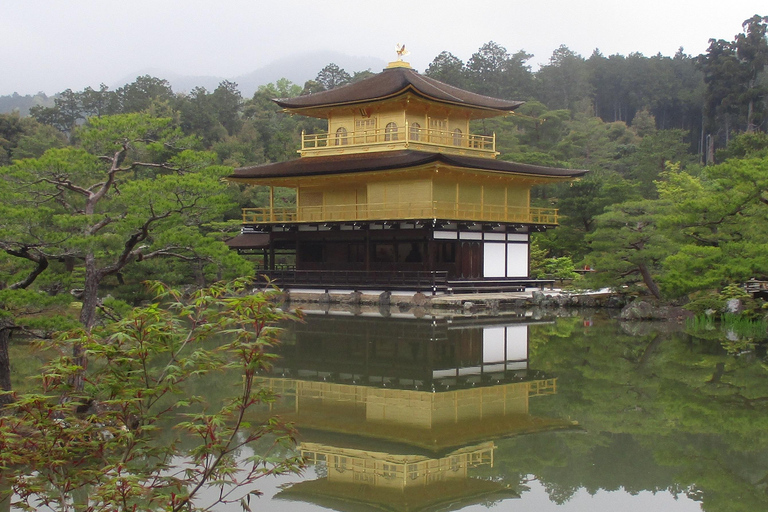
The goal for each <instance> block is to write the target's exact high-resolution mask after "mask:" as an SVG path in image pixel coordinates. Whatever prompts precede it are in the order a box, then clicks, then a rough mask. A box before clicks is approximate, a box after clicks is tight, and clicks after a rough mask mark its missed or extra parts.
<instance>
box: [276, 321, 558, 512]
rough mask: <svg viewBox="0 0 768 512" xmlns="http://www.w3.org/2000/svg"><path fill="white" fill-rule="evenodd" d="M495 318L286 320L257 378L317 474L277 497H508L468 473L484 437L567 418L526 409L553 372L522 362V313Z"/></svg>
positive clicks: (328, 500)
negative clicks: (276, 351) (270, 366)
mask: <svg viewBox="0 0 768 512" xmlns="http://www.w3.org/2000/svg"><path fill="white" fill-rule="evenodd" d="M475 321H476V320H475ZM495 322H496V323H492V324H491V323H489V324H485V325H483V324H477V323H468V322H467V321H466V320H464V319H461V320H457V319H454V320H453V321H446V320H444V319H443V320H439V321H438V320H435V321H431V320H414V319H411V320H403V319H394V318H390V319H374V318H346V319H341V318H333V317H314V316H310V317H309V318H308V319H307V323H306V324H301V325H296V326H293V327H292V328H291V332H290V333H289V334H288V335H287V336H286V337H285V343H284V345H283V346H282V347H281V349H280V352H281V355H282V356H283V359H282V360H281V361H279V362H278V363H277V364H276V367H275V369H274V374H276V375H280V377H272V378H267V379H265V380H266V382H267V383H268V385H269V386H270V387H271V388H272V389H273V390H274V391H275V393H276V394H277V395H279V398H278V400H277V402H276V403H275V404H273V406H272V412H273V413H277V414H279V415H280V416H281V417H282V418H283V419H285V420H286V421H290V422H292V423H294V424H295V425H296V426H297V427H298V429H299V432H300V433H301V435H302V439H303V441H302V442H301V443H300V445H299V448H300V450H301V453H302V455H303V456H304V457H306V458H307V461H308V462H309V463H310V464H313V465H315V466H316V467H318V468H320V469H319V471H320V472H321V473H324V474H325V476H324V477H323V478H320V479H318V480H313V481H305V482H301V483H298V484H295V485H293V486H291V487H290V488H287V489H285V490H284V491H282V492H281V493H280V494H279V495H278V497H279V498H285V499H300V500H306V501H313V502H317V503H321V502H322V503H321V504H323V505H324V506H327V507H331V508H334V509H337V510H352V509H350V508H349V507H348V505H349V504H351V503H365V504H367V505H368V506H369V507H370V506H375V507H377V508H380V509H384V510H393V511H395V510H397V511H399V510H432V509H433V508H434V507H437V506H445V505H446V504H447V503H453V504H459V503H461V504H462V506H465V505H467V504H469V503H472V502H478V501H480V500H486V499H493V500H498V499H505V498H509V497H514V496H515V494H514V493H513V492H511V491H510V489H508V488H507V486H506V485H504V484H503V483H500V482H496V481H491V480H486V479H480V478H474V477H471V476H470V471H471V470H472V469H474V468H478V467H480V466H489V467H492V466H493V451H494V449H495V445H494V443H493V440H494V439H499V438H503V437H509V436H513V435H519V434H524V433H534V432H541V431H545V430H553V429H563V428H569V427H572V423H571V422H570V421H563V420H559V419H554V418H542V417H535V416H532V415H531V414H529V400H530V398H531V397H535V396H540V395H547V394H553V393H555V391H556V379H554V378H548V377H547V376H545V375H542V374H541V373H540V372H536V371H533V370H530V369H529V368H528V325H527V324H521V323H507V324H502V323H500V321H499V320H498V319H496V320H495ZM342 503H344V504H346V505H344V506H343V507H342ZM340 507H341V508H340Z"/></svg>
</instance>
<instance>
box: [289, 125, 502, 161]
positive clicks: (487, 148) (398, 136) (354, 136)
mask: <svg viewBox="0 0 768 512" xmlns="http://www.w3.org/2000/svg"><path fill="white" fill-rule="evenodd" d="M377 145H382V146H389V145H394V146H403V147H405V146H409V147H417V148H418V147H419V146H423V147H424V148H428V147H429V146H435V147H436V146H440V147H441V148H449V149H453V150H456V151H457V152H464V151H466V152H468V153H483V154H487V155H495V154H496V134H494V135H492V136H488V135H474V134H471V133H461V132H457V131H448V130H435V129H431V128H419V127H414V126H412V125H410V126H409V125H408V124H406V125H405V126H404V127H402V126H401V127H398V128H397V129H388V128H379V129H373V130H364V131H358V132H344V133H339V132H335V133H310V134H305V133H304V132H302V134H301V150H300V153H302V154H305V153H307V154H315V153H327V152H330V153H333V152H339V151H342V150H346V149H352V150H354V149H356V148H360V147H362V146H377Z"/></svg>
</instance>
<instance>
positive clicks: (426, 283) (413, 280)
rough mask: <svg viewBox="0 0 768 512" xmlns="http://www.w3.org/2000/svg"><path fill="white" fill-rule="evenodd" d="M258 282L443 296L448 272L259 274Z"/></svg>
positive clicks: (339, 271) (369, 271)
mask: <svg viewBox="0 0 768 512" xmlns="http://www.w3.org/2000/svg"><path fill="white" fill-rule="evenodd" d="M257 273H258V279H259V280H263V279H264V278H268V279H269V280H270V282H272V283H273V284H275V285H277V286H278V287H280V288H284V289H285V288H291V287H300V288H316V289H324V290H326V291H328V290H333V289H340V288H343V289H347V288H349V289H354V290H388V291H391V290H416V291H421V292H430V293H432V294H434V293H437V292H446V291H447V290H448V284H447V283H448V272H445V271H441V270H431V271H430V270H423V271H421V270H414V271H403V270H399V271H391V272H388V271H377V270H258V271H257Z"/></svg>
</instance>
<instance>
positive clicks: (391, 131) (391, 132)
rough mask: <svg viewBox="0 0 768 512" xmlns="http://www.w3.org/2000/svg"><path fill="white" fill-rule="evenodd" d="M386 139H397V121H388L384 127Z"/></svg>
mask: <svg viewBox="0 0 768 512" xmlns="http://www.w3.org/2000/svg"><path fill="white" fill-rule="evenodd" d="M384 140H385V141H390V140H397V124H396V123H387V126H386V128H384Z"/></svg>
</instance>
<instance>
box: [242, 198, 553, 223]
mask: <svg viewBox="0 0 768 512" xmlns="http://www.w3.org/2000/svg"><path fill="white" fill-rule="evenodd" d="M557 216H558V214H557V210H556V209H554V208H525V207H516V206H499V205H487V204H486V205H479V204H459V203H454V202H450V201H420V202H414V203H395V204H392V203H366V204H338V205H325V206H302V207H299V208H297V207H291V208H271V209H270V208H243V224H283V223H296V222H349V221H376V220H418V219H444V220H457V221H481V222H513V223H521V224H548V225H555V224H557Z"/></svg>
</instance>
